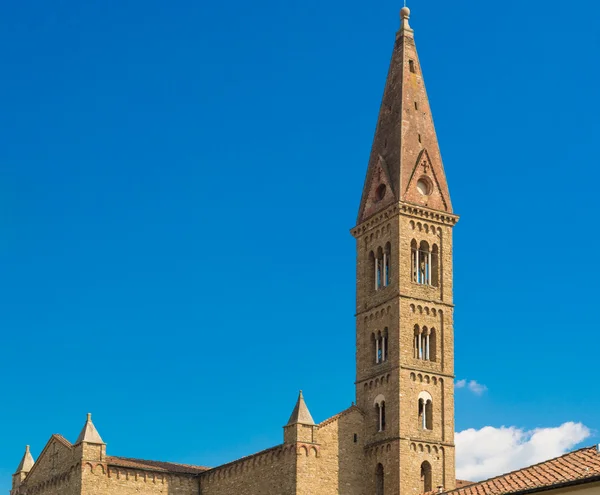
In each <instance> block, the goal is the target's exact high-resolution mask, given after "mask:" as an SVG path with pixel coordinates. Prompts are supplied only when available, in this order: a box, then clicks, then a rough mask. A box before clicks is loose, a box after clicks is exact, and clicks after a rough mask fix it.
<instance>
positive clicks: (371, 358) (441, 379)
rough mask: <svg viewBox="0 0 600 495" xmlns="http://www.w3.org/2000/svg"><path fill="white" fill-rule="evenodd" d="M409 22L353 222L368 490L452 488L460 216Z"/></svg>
mask: <svg viewBox="0 0 600 495" xmlns="http://www.w3.org/2000/svg"><path fill="white" fill-rule="evenodd" d="M409 18H410V10H409V9H408V8H406V7H405V8H403V9H402V11H401V26H400V30H399V31H398V33H397V34H396V42H395V45H394V50H393V54H392V61H391V65H390V69H389V73H388V77H387V82H386V86H385V91H384V95H383V101H382V104H381V109H380V113H379V119H378V122H377V128H376V131H375V137H374V140H373V147H372V151H371V156H370V160H369V165H368V169H367V177H366V180H365V184H364V188H363V192H362V199H361V203H360V209H359V213H358V220H357V226H356V227H355V228H354V229H352V235H353V236H354V237H355V238H356V246H357V272H356V280H357V282H356V284H357V287H356V289H357V290H356V294H357V296H356V314H357V316H356V345H357V351H356V372H357V376H356V396H357V403H358V406H359V407H360V408H361V409H362V410H363V411H364V412H365V415H366V417H365V421H366V428H365V435H366V436H365V450H366V452H365V453H366V470H367V471H366V478H367V480H366V483H367V491H366V492H367V493H372V494H377V495H418V494H421V493H424V492H427V491H431V490H437V489H438V488H439V487H443V488H444V490H450V489H453V488H454V487H455V484H456V479H455V453H454V328H453V312H454V306H453V297H452V229H453V227H454V225H455V224H456V222H457V221H458V217H457V216H456V215H454V213H453V210H452V203H451V201H450V193H449V190H448V185H447V182H446V175H445V172H444V167H443V164H442V158H441V154H440V150H439V145H438V141H437V137H436V133H435V128H434V125H433V118H432V113H431V109H430V107H429V100H428V98H427V93H426V90H425V83H424V80H423V73H422V70H421V64H420V62H419V58H418V56H417V50H416V46H415V40H414V32H413V30H412V28H411V27H410V25H409Z"/></svg>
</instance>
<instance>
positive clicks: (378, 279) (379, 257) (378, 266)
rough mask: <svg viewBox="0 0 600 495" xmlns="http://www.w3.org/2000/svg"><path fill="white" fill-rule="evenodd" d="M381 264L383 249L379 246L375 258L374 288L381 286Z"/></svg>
mask: <svg viewBox="0 0 600 495" xmlns="http://www.w3.org/2000/svg"><path fill="white" fill-rule="evenodd" d="M383 265H384V261H383V249H381V248H379V249H378V250H377V256H376V258H375V290H379V289H381V288H382V287H383Z"/></svg>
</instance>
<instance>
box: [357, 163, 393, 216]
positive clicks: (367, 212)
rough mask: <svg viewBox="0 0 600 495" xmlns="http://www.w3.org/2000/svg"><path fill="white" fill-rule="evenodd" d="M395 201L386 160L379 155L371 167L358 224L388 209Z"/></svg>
mask: <svg viewBox="0 0 600 495" xmlns="http://www.w3.org/2000/svg"><path fill="white" fill-rule="evenodd" d="M394 200H395V194H394V190H393V187H392V181H391V180H390V173H389V170H388V166H387V163H386V161H385V160H384V158H383V157H382V156H381V155H379V157H378V160H377V163H376V164H374V165H373V166H372V167H369V172H368V173H367V180H366V181H365V186H364V189H363V197H362V200H361V206H360V210H359V215H358V222H359V223H360V222H362V221H363V220H365V219H366V218H368V217H370V216H371V215H374V214H375V213H377V212H378V211H381V210H383V209H385V208H387V207H388V206H389V205H390V204H392V203H393V202H394Z"/></svg>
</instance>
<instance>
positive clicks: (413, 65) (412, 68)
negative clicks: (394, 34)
mask: <svg viewBox="0 0 600 495" xmlns="http://www.w3.org/2000/svg"><path fill="white" fill-rule="evenodd" d="M408 66H409V67H410V71H411V72H412V73H413V74H416V73H417V71H416V69H415V61H414V60H409V61H408Z"/></svg>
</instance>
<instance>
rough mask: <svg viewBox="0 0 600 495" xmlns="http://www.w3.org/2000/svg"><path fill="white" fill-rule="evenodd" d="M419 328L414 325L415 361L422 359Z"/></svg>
mask: <svg viewBox="0 0 600 495" xmlns="http://www.w3.org/2000/svg"><path fill="white" fill-rule="evenodd" d="M421 343H422V340H421V327H419V325H415V359H422V357H421V356H422V355H423V352H422V349H421Z"/></svg>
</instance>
